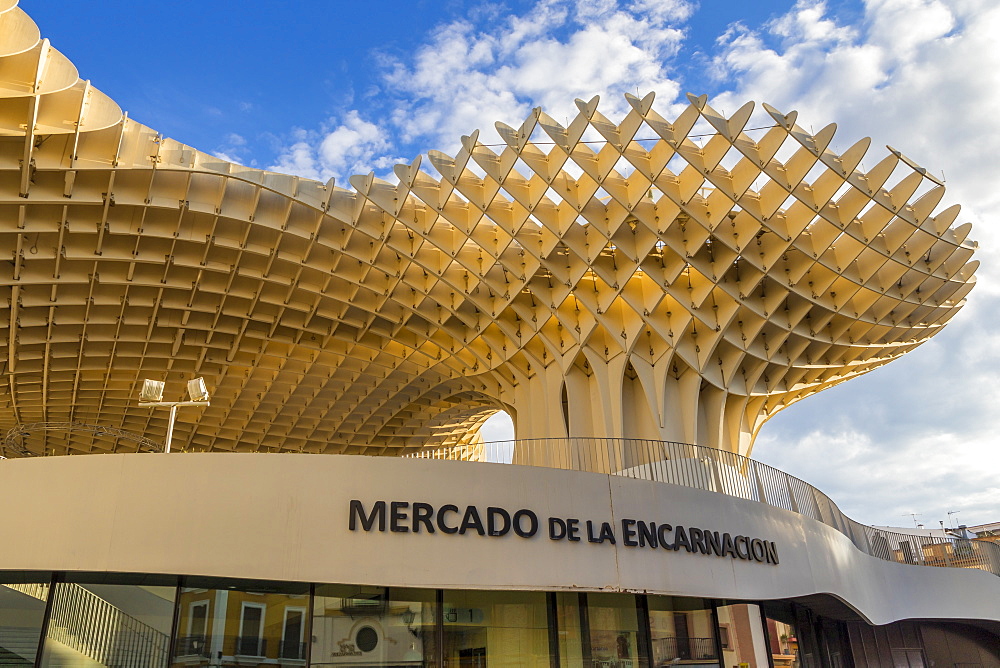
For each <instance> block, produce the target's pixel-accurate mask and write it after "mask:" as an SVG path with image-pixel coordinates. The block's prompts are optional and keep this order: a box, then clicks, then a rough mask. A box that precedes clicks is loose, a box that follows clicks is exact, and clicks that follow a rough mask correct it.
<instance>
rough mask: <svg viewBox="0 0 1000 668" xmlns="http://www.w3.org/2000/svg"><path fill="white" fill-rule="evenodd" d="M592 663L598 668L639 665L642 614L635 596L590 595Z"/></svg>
mask: <svg viewBox="0 0 1000 668" xmlns="http://www.w3.org/2000/svg"><path fill="white" fill-rule="evenodd" d="M585 600H586V602H587V605H586V616H585V617H584V619H585V620H586V622H587V625H588V627H589V629H590V633H589V640H590V663H589V664H588V663H587V662H586V656H585V657H584V665H585V666H586V665H591V666H595V667H599V668H632V667H633V666H638V665H639V633H638V632H639V615H638V609H637V608H636V600H635V596H633V595H632V594H587V595H586V597H585ZM584 652H585V654H586V650H584Z"/></svg>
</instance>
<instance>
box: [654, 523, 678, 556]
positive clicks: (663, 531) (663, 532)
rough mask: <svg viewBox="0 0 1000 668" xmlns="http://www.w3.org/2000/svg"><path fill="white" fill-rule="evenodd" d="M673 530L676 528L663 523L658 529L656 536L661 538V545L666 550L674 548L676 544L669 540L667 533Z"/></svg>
mask: <svg viewBox="0 0 1000 668" xmlns="http://www.w3.org/2000/svg"><path fill="white" fill-rule="evenodd" d="M673 530H674V528H673V527H672V526H670V525H669V524H661V525H660V528H659V529H657V530H656V537H657V538H659V539H660V547H662V548H663V549H664V550H672V549H674V544H673V543H671V542H670V541H669V540H667V534H668V533H670V532H671V531H673Z"/></svg>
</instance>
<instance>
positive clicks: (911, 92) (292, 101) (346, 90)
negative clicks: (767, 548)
mask: <svg viewBox="0 0 1000 668" xmlns="http://www.w3.org/2000/svg"><path fill="white" fill-rule="evenodd" d="M21 6H22V8H23V9H25V10H26V11H27V12H28V13H29V14H30V15H31V16H32V18H33V19H34V20H35V22H36V23H37V24H38V25H39V27H40V28H41V31H42V35H43V36H45V37H48V38H50V39H51V40H52V43H53V45H54V46H55V47H56V48H57V49H59V50H60V51H62V52H63V53H65V54H66V55H67V56H68V57H69V58H70V59H71V60H73V62H74V63H75V64H76V65H77V67H78V68H79V70H80V74H81V76H83V77H84V78H89V79H91V80H92V81H93V83H94V85H95V86H97V87H98V88H100V89H101V90H103V91H104V92H106V93H107V94H109V95H110V96H111V97H112V98H114V99H115V100H116V101H117V102H118V103H119V104H120V105H121V106H122V108H123V109H125V110H127V111H128V112H129V114H130V116H131V117H132V118H134V119H136V120H137V121H139V122H142V123H144V124H146V125H149V126H151V127H154V128H156V129H157V130H159V131H160V132H163V133H164V134H166V135H168V136H171V137H173V138H175V139H178V140H180V141H182V142H185V143H188V144H190V145H192V146H195V147H197V148H199V149H202V150H205V151H209V152H213V153H216V154H218V155H222V156H225V157H228V158H230V159H232V160H235V161H239V162H242V163H244V164H248V165H252V166H256V167H261V168H273V169H278V170H281V171H286V172H294V173H298V174H301V175H305V176H312V177H316V178H321V179H324V180H325V179H328V178H330V177H334V178H336V179H337V182H338V184H340V185H346V181H347V176H349V175H350V174H352V173H366V172H368V171H371V170H374V171H375V172H376V173H377V174H386V173H389V172H390V171H391V165H392V164H393V163H394V162H396V161H407V162H409V161H410V160H411V159H412V158H413V157H414V156H416V155H417V154H418V153H423V152H426V151H427V150H428V149H439V150H443V151H445V152H452V151H453V150H454V149H455V147H456V146H457V145H458V142H459V137H460V136H461V135H463V134H468V133H469V132H471V131H472V130H474V129H477V128H478V129H480V130H482V131H483V133H484V135H485V136H488V134H489V133H490V132H491V131H492V130H491V129H492V127H493V122H494V121H495V120H502V121H504V122H506V123H508V124H511V125H517V124H519V123H520V122H521V121H522V120H523V118H524V117H525V116H526V115H527V113H528V112H529V111H530V109H531V107H533V106H544V107H545V109H546V111H548V112H549V113H550V114H552V115H553V116H554V117H555V118H557V119H560V118H561V115H563V114H565V115H567V116H568V115H572V114H575V109H574V106H573V98H574V97H577V96H580V97H588V98H589V97H590V96H591V95H594V94H598V93H599V94H601V96H602V102H601V110H602V112H603V113H605V114H606V115H608V116H609V117H611V118H614V117H615V116H617V115H618V113H619V112H620V111H622V110H623V109H624V107H625V105H624V102H623V100H622V97H621V94H622V93H623V92H626V91H628V92H633V93H634V92H636V90H638V91H639V92H640V93H645V92H647V91H650V90H654V91H656V92H657V103H656V106H657V109H658V110H659V111H660V112H661V113H662V114H663V115H664V116H665V117H668V118H669V117H670V116H672V115H673V113H672V110H673V109H675V108H679V107H675V105H677V104H678V103H679V102H681V101H682V100H683V94H684V93H685V92H688V91H690V92H695V93H707V94H709V96H710V97H711V98H712V104H713V106H715V107H716V108H717V109H720V110H722V111H729V112H730V113H731V112H732V111H734V110H735V109H736V108H737V107H738V106H739V105H741V104H742V103H743V102H745V101H746V100H755V101H757V102H769V103H771V104H773V105H775V106H776V107H778V108H779V109H782V110H783V111H789V110H791V109H797V110H798V111H799V112H800V117H799V122H800V123H801V124H803V126H804V127H809V126H814V127H815V128H817V129H818V128H820V127H822V126H824V125H826V124H827V123H828V122H831V121H835V122H837V123H838V125H839V128H840V130H839V132H838V135H837V138H836V139H835V140H834V144H833V147H834V149H835V150H836V149H843V148H846V147H847V146H849V145H850V144H852V143H854V141H855V140H857V139H859V138H861V137H864V136H871V137H872V138H873V142H872V146H873V149H872V156H871V159H870V161H866V162H870V163H872V164H873V163H874V162H876V161H877V160H878V159H879V158H881V157H882V156H884V155H885V151H884V149H883V148H882V147H884V145H886V144H891V145H893V146H894V147H897V148H899V149H900V150H902V151H903V152H904V153H906V154H907V155H908V156H910V157H911V158H913V159H914V160H916V161H917V162H918V163H921V164H923V165H924V166H926V167H927V168H928V169H930V170H931V171H933V172H935V173H936V174H941V173H942V172H943V173H944V175H945V176H946V178H947V181H948V188H949V190H948V193H949V194H948V195H947V198H946V200H945V202H944V204H943V205H948V204H950V203H953V202H959V203H961V204H963V207H964V208H963V214H962V217H961V218H960V219H959V222H966V221H971V222H973V224H974V226H975V227H974V231H973V235H972V236H973V238H975V239H978V240H979V241H980V242H981V248H980V251H979V253H978V256H977V257H978V258H979V259H980V260H982V262H983V267H982V268H981V269H980V271H979V277H980V282H979V285H978V286H977V288H976V289H975V290H974V291H973V293H972V296H971V297H970V300H969V304H968V305H967V306H966V308H965V309H964V310H963V312H962V313H961V314H959V316H958V317H957V318H956V319H955V321H954V322H953V323H952V324H951V325H949V327H948V328H947V329H946V330H945V332H944V333H943V334H942V335H940V336H938V337H936V338H935V339H934V340H933V341H932V342H931V343H929V344H927V345H924V346H922V347H921V348H920V349H918V350H917V351H916V352H914V353H912V354H910V355H907V356H906V357H904V358H903V359H902V360H899V361H897V362H894V363H892V364H890V365H889V366H888V367H886V368H883V369H881V370H878V371H876V372H874V373H872V374H869V375H867V376H865V377H863V378H860V379H857V380H854V381H851V382H849V383H847V384H845V385H843V386H840V387H838V388H834V389H832V390H829V391H827V392H824V393H822V394H820V395H818V396H816V397H813V398H811V399H809V400H806V401H804V402H802V403H800V404H798V405H796V406H793V407H792V408H790V409H788V410H786V411H785V412H783V413H781V414H779V416H778V417H776V418H775V419H774V420H772V422H771V423H769V424H768V425H766V426H765V428H764V431H763V433H762V435H761V437H760V438H759V439H758V444H757V447H756V449H755V451H754V456H755V457H757V458H759V459H762V460H764V461H766V462H768V463H770V464H773V465H775V466H777V467H779V468H782V469H783V470H786V471H789V472H791V473H793V474H795V475H798V476H799V477H801V478H803V479H805V480H807V481H809V482H811V483H813V484H815V485H817V486H818V487H820V488H822V489H824V490H825V491H827V492H828V493H829V494H830V495H831V496H832V497H833V498H834V499H835V500H836V501H837V502H838V503H839V504H840V505H841V507H842V508H843V509H844V510H845V511H846V512H847V513H848V514H850V515H852V516H853V517H854V518H856V519H858V520H859V521H862V522H867V523H873V524H896V525H912V522H911V520H909V518H908V516H907V517H906V519H904V515H906V514H907V513H910V512H915V513H920V517H919V520H920V521H921V522H924V523H926V524H927V525H929V526H937V523H938V521H939V520H945V521H947V520H948V516H947V512H948V511H955V510H959V511H961V513H960V514H959V515H958V516H957V519H958V520H959V521H961V522H963V523H967V524H976V523H985V522H989V521H996V520H1000V476H998V474H997V471H998V470H1000V447H998V444H1000V439H998V437H997V434H1000V410H998V409H997V405H998V401H1000V336H998V335H997V334H996V332H997V331H1000V329H998V326H1000V289H998V288H1000V262H998V260H1000V258H998V253H997V250H996V249H998V248H1000V234H998V233H997V222H996V212H997V211H998V210H1000V189H998V188H997V187H996V185H995V184H996V182H997V180H998V176H1000V174H998V161H997V158H996V156H998V155H1000V132H998V131H997V128H996V119H997V118H998V117H1000V49H998V48H997V47H996V45H995V35H997V34H1000V3H997V2H996V0H827V2H821V1H819V0H798V1H797V2H790V1H777V0H770V1H753V2H735V1H733V0H701V2H693V1H692V2H688V1H686V0H588V1H586V2H585V1H583V0H517V1H511V2H506V3H486V2H472V1H463V0H450V1H449V0H444V1H441V2H429V1H427V0H418V1H416V2H409V3H402V2H398V3H397V2H379V1H374V2H367V3H347V2H336V3H334V2H320V1H318V0H302V1H299V2H286V3H275V2H259V1H257V0H245V1H244V2H240V3H235V2H211V1H209V2H205V1H202V2H197V3H195V2H170V3H162V2H161V3H150V2H143V3H136V2H124V1H122V0H106V1H105V2H102V3H79V2H64V1H61V0H59V1H56V0H45V1H44V2H43V1H42V0H22V2H21ZM501 431H502V430H501ZM501 431H498V432H497V433H501Z"/></svg>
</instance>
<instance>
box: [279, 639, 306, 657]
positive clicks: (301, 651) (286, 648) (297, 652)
mask: <svg viewBox="0 0 1000 668" xmlns="http://www.w3.org/2000/svg"><path fill="white" fill-rule="evenodd" d="M278 658H279V659H293V660H297V661H304V660H305V658H306V644H305V643H304V642H299V641H298V640H282V641H281V645H280V647H279V650H278Z"/></svg>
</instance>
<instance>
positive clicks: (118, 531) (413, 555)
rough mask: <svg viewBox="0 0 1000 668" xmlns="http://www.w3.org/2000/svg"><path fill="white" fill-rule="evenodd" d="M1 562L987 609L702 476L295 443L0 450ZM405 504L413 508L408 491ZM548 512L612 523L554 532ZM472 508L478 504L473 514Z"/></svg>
mask: <svg viewBox="0 0 1000 668" xmlns="http://www.w3.org/2000/svg"><path fill="white" fill-rule="evenodd" d="M351 499H359V500H361V501H363V502H364V503H365V505H366V507H369V508H370V507H371V504H372V503H374V502H375V501H378V500H384V501H387V502H388V501H409V502H418V501H419V502H426V503H430V504H433V505H434V506H435V507H439V506H441V505H443V504H449V503H451V504H455V505H457V506H459V507H460V508H462V509H463V510H464V508H465V506H467V505H470V504H473V505H476V506H478V507H479V510H480V512H481V513H483V514H484V515H485V511H486V508H487V507H488V506H500V507H504V508H506V509H507V510H508V511H510V512H512V513H513V512H514V511H516V510H518V509H520V508H528V509H530V510H532V511H534V512H535V513H536V514H537V515H538V517H539V520H540V523H541V526H540V529H539V533H538V535H536V536H534V537H533V538H530V539H525V538H520V537H518V536H515V535H514V534H513V533H510V534H508V535H506V536H503V537H488V536H479V535H477V534H476V533H468V534H466V535H457V534H456V535H447V534H442V533H440V532H435V533H434V534H427V533H426V532H421V533H412V532H408V533H392V532H388V531H387V532H385V533H379V532H376V531H372V532H364V531H360V530H359V531H354V532H352V531H349V530H348V518H349V502H350V500H351ZM0 502H2V504H3V507H4V508H5V509H6V510H5V512H4V513H2V514H0V536H2V537H3V540H4V548H3V549H2V550H0V571H2V570H70V571H109V572H139V573H168V574H186V575H217V576H226V577H241V578H259V579H275V580H292V581H305V582H345V583H362V584H377V585H390V586H415V587H444V588H473V589H475V588H479V589H546V590H557V589H566V588H575V589H581V590H589V591H604V590H612V591H617V590H624V591H639V592H650V593H662V594H676V595H689V596H708V597H717V598H739V599H746V600H759V599H775V598H787V597H793V596H802V595H810V594H818V593H825V594H831V595H833V596H835V597H838V598H840V599H841V600H843V601H845V602H846V603H847V604H848V605H850V606H851V607H853V608H854V609H856V610H857V611H858V612H860V613H861V614H862V615H863V616H864V617H865V618H867V619H868V620H869V621H871V622H872V623H876V624H882V623H887V622H891V621H894V620H897V619H904V618H936V619H983V620H993V621H1000V608H998V607H997V605H996V601H997V600H1000V578H998V577H997V576H995V575H992V574H990V573H986V572H982V571H972V570H964V569H948V568H929V567H922V566H908V565H903V564H896V563H890V562H885V561H882V560H879V559H875V558H873V557H870V556H868V555H866V554H863V553H862V552H860V551H858V550H857V549H856V548H855V547H854V545H853V544H852V543H851V542H850V541H849V540H848V539H847V538H846V537H844V536H843V535H841V534H840V533H838V532H837V531H835V530H833V529H831V528H830V527H828V526H826V525H823V524H821V523H819V522H816V521H813V520H810V519H806V518H804V517H801V516H799V515H797V514H795V513H791V512H788V511H784V510H780V509H775V508H771V507H769V506H766V505H763V504H760V503H757V502H755V501H748V500H743V499H737V498H733V497H729V496H726V495H722V494H716V493H712V492H706V491H702V490H696V489H689V488H684V487H676V486H672V485H666V484H662V483H656V482H650V481H643V480H632V479H626V478H620V477H614V476H607V475H600V474H592V473H579V472H573V471H560V470H554V469H543V468H536V467H528V466H512V465H505V464H473V463H465V462H449V461H433V460H404V459H396V458H370V457H351V456H332V455H294V454H281V455H279V454H179V453H175V454H171V455H162V454H128V455H93V456H77V457H46V458H36V459H19V460H5V461H0ZM411 513H412V509H411ZM550 516H555V517H560V518H568V517H572V518H578V519H580V520H582V521H585V520H588V519H589V520H592V521H595V522H596V523H597V524H598V525H599V524H600V523H601V522H605V521H606V522H610V523H612V525H613V526H614V527H615V532H616V536H617V539H618V543H617V545H610V544H607V543H605V544H593V543H588V542H587V540H586V537H585V533H584V539H583V540H582V541H580V542H578V543H569V542H567V541H565V540H563V541H553V540H550V539H549V538H548V535H547V527H546V519H547V518H548V517H550ZM624 518H631V519H637V520H646V521H655V522H657V523H663V522H668V523H671V524H673V525H675V526H676V525H683V526H686V527H699V528H705V529H712V530H717V531H722V532H731V533H732V534H733V535H736V534H743V535H747V536H752V537H759V538H763V539H767V540H772V541H774V542H775V543H776V545H777V549H778V554H779V556H780V563H779V564H778V565H770V564H763V563H756V562H748V561H740V560H735V559H732V558H730V557H716V556H714V555H713V556H707V555H702V554H697V553H687V552H686V551H683V550H682V551H679V552H674V551H668V550H663V549H652V548H648V547H647V548H639V547H626V546H624V545H623V544H622V529H621V520H622V519H624ZM484 520H485V517H484Z"/></svg>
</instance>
